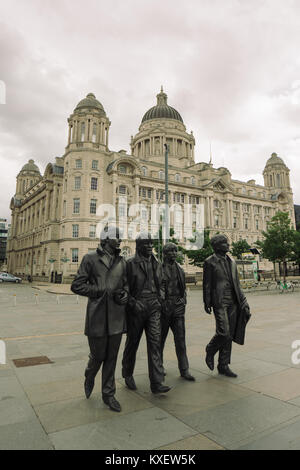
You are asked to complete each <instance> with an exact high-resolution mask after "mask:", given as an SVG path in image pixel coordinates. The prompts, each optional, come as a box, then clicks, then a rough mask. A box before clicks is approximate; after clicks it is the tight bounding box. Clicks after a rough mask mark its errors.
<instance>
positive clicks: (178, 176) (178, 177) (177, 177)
mask: <svg viewBox="0 0 300 470" xmlns="http://www.w3.org/2000/svg"><path fill="white" fill-rule="evenodd" d="M175 181H176V183H179V182H180V174H179V173H176V175H175Z"/></svg>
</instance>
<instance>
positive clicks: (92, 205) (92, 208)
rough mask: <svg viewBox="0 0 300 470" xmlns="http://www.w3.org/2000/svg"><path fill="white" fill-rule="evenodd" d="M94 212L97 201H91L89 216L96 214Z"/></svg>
mask: <svg viewBox="0 0 300 470" xmlns="http://www.w3.org/2000/svg"><path fill="white" fill-rule="evenodd" d="M96 211H97V199H91V202H90V214H96Z"/></svg>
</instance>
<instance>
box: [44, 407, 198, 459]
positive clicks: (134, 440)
mask: <svg viewBox="0 0 300 470" xmlns="http://www.w3.org/2000/svg"><path fill="white" fill-rule="evenodd" d="M110 414H112V413H111V412H110ZM195 434H197V433H196V431H194V430H193V429H192V428H190V427H189V426H187V425H185V424H184V423H182V422H181V421H179V420H177V419H176V418H174V417H173V416H171V415H169V414H168V413H165V412H164V411H163V410H161V409H159V408H157V407H152V408H149V409H146V410H141V411H134V412H133V413H130V414H126V415H123V416H122V415H121V416H120V415H118V416H114V417H112V418H111V419H107V420H104V421H101V422H99V421H98V422H96V423H91V424H88V425H86V426H78V427H74V428H72V429H69V430H65V431H61V432H57V433H51V434H50V439H51V441H52V442H53V444H54V446H55V449H71V450H72V449H86V450H94V449H99V448H100V449H104V450H107V449H118V450H147V449H156V448H158V447H162V446H163V445H166V444H169V443H172V442H177V441H179V440H183V439H184V438H188V437H190V436H193V435H195Z"/></svg>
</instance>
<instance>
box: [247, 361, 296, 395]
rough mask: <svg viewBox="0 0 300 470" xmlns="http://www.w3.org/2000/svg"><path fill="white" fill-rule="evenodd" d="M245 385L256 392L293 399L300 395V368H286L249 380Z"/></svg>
mask: <svg viewBox="0 0 300 470" xmlns="http://www.w3.org/2000/svg"><path fill="white" fill-rule="evenodd" d="M243 386H244V387H246V388H249V389H251V390H254V391H256V392H260V393H264V394H265V395H268V396H271V397H274V398H278V399H279V400H283V401H287V400H291V399H292V398H296V397H298V396H299V392H300V370H299V369H285V370H283V371H280V372H277V373H274V374H270V375H265V376H264V377H260V378H258V379H255V380H251V381H249V382H244V383H243Z"/></svg>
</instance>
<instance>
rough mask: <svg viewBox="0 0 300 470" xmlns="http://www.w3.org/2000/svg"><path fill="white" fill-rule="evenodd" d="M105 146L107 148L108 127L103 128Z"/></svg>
mask: <svg viewBox="0 0 300 470" xmlns="http://www.w3.org/2000/svg"><path fill="white" fill-rule="evenodd" d="M105 146H106V148H108V127H106V129H105Z"/></svg>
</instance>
